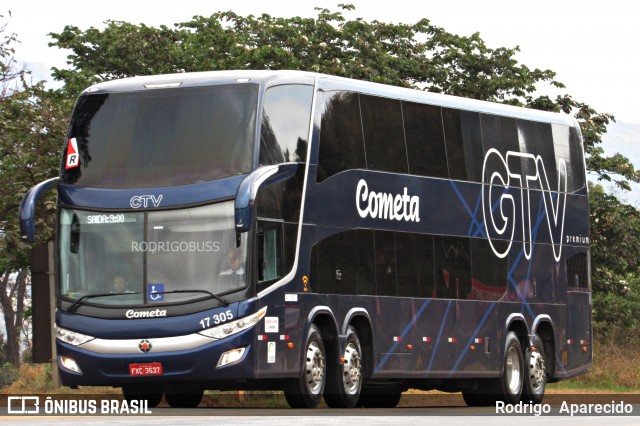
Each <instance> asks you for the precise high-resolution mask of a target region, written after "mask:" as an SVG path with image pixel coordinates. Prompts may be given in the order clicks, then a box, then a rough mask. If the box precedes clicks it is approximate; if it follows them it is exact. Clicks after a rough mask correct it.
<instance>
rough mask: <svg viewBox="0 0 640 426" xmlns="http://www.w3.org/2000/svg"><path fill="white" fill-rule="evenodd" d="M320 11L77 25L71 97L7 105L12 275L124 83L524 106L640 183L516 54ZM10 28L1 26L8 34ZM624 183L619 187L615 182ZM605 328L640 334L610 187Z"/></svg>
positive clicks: (31, 90) (7, 71)
mask: <svg viewBox="0 0 640 426" xmlns="http://www.w3.org/2000/svg"><path fill="white" fill-rule="evenodd" d="M339 7H340V10H339V11H337V12H334V11H331V10H328V9H324V8H319V9H317V10H316V12H317V16H315V17H312V18H302V17H293V18H279V17H272V16H270V15H267V14H262V15H259V16H254V15H249V16H240V15H237V14H235V13H233V12H230V11H229V12H217V13H214V14H212V15H211V16H209V17H203V16H196V17H194V18H193V19H192V20H190V21H188V22H183V23H179V24H176V25H174V26H173V27H167V26H161V27H159V28H154V27H149V26H146V25H144V24H140V25H135V24H130V23H127V22H118V21H107V22H106V23H105V24H106V25H105V28H104V29H102V30H100V29H96V28H89V29H86V30H83V29H80V28H79V27H77V26H67V27H65V28H64V29H63V31H62V32H60V33H54V34H51V36H52V37H53V39H54V42H53V43H51V46H54V47H59V48H63V49H69V51H70V52H71V53H70V55H69V56H68V65H69V68H68V69H54V76H55V78H56V79H57V80H59V81H62V82H64V87H63V89H62V90H60V91H59V92H51V91H46V90H44V88H43V87H42V86H41V85H35V86H28V85H26V84H24V83H23V84H22V86H21V87H19V90H4V91H3V92H2V93H3V94H2V96H1V97H0V150H1V151H0V154H1V155H0V233H2V234H4V235H6V238H3V240H2V241H0V272H1V271H3V270H17V269H20V268H21V267H24V266H25V265H26V253H27V252H26V251H25V248H24V247H23V246H22V244H21V243H20V241H19V238H18V231H17V220H16V213H17V205H18V203H19V201H20V199H21V197H22V196H23V195H24V193H25V192H26V190H27V189H28V188H29V187H31V186H32V185H33V184H35V183H37V182H41V181H43V180H45V179H46V178H48V177H51V176H55V175H56V174H57V173H58V167H59V152H60V148H61V143H62V142H63V140H64V128H65V125H66V121H67V118H68V116H69V114H70V111H71V106H72V103H73V100H74V99H75V97H76V96H77V95H78V94H79V93H80V92H81V91H82V90H83V89H84V88H86V87H87V86H89V85H91V84H93V83H97V82H100V81H104V80H111V79H115V78H121V77H128V76H136V75H149V74H163V73H172V72H191V71H209V70H224V69H299V70H307V71H316V72H321V73H327V74H333V75H339V76H345V77H350V78H356V79H361V80H369V81H373V82H379V83H385V84H391V85H397V86H402V87H409V88H414V89H419V90H427V91H432V92H440V93H447V94H452V95H458V96H465V97H469V98H475V99H481V100H488V101H494V102H502V103H507V104H512V105H520V106H525V107H529V108H536V109H541V110H547V111H556V112H564V113H566V114H571V115H573V116H574V117H575V118H576V120H577V121H578V122H579V124H580V127H581V130H582V135H583V139H584V142H585V152H586V154H587V168H588V169H589V171H590V172H592V173H594V174H595V175H596V176H597V177H598V179H601V180H606V181H614V182H615V183H616V184H617V185H618V186H619V187H621V188H626V189H628V188H629V181H633V182H640V172H639V171H637V170H635V168H634V167H633V165H631V164H630V162H629V161H628V159H627V158H625V157H624V156H621V155H619V154H618V155H614V156H611V157H606V156H604V151H603V149H602V148H601V146H600V145H601V142H602V135H604V134H605V133H606V126H607V125H608V124H609V123H611V122H612V121H613V120H614V117H613V116H612V115H610V114H601V113H598V112H597V111H595V110H594V109H593V108H591V107H590V106H589V105H588V104H586V103H583V102H580V101H576V100H574V99H573V98H572V97H571V96H570V95H568V94H565V95H561V96H558V97H556V98H555V99H552V98H550V97H548V96H545V95H541V96H540V95H537V94H536V93H538V90H539V89H540V88H541V87H540V86H541V85H542V86H549V85H550V86H553V87H556V88H563V87H564V86H563V84H562V83H560V82H558V81H557V80H556V79H555V77H556V75H555V73H554V72H553V71H551V70H540V69H537V68H530V67H527V66H525V65H523V64H520V63H518V61H517V60H516V59H515V55H516V54H517V53H518V52H519V48H518V47H517V46H516V47H511V48H508V47H499V48H495V49H494V48H490V47H488V46H487V45H486V44H485V42H484V41H483V40H482V39H481V37H480V35H479V34H478V33H475V34H472V35H471V36H459V35H455V34H451V33H449V32H447V31H445V30H444V29H443V28H439V27H437V26H434V25H432V24H431V22H430V21H429V20H427V19H418V20H417V21H416V22H415V23H413V24H404V23H400V24H390V23H385V22H380V21H376V20H374V21H371V22H367V21H365V20H363V19H361V18H355V19H349V18H347V17H346V16H345V15H347V14H353V13H354V12H353V10H354V7H353V6H351V5H339ZM2 32H3V28H2V27H1V26H0V33H2ZM4 40H5V41H4V42H2V43H0V62H1V63H2V68H0V71H2V74H0V78H2V77H1V76H5V77H4V78H5V79H4V80H0V81H5V82H6V81H15V80H16V78H18V76H20V75H21V74H20V72H17V71H16V70H15V69H14V67H13V66H14V65H15V63H14V62H12V57H13V56H12V55H13V43H14V42H15V36H13V35H11V36H9V37H7V38H5V39H4ZM614 176H618V177H614ZM590 198H591V199H590V206H591V224H592V230H591V242H592V247H593V253H592V265H593V287H594V309H595V310H594V314H595V315H594V321H595V324H596V329H597V331H599V332H602V334H603V335H610V334H611V333H612V332H613V331H614V330H613V328H611V329H608V326H609V325H613V326H615V327H619V328H617V329H616V330H622V331H625V330H627V331H628V330H631V329H634V327H636V325H637V324H636V322H635V320H631V319H630V318H637V317H640V316H638V315H637V314H638V313H639V311H638V309H637V308H636V306H637V304H638V303H640V302H639V301H638V292H639V291H640V289H639V286H638V282H637V278H636V277H638V276H640V273H639V272H640V271H639V270H638V263H639V262H640V260H639V259H640V215H639V213H638V211H637V210H635V209H633V208H632V207H630V206H625V205H623V204H621V203H620V202H619V201H618V200H617V199H615V197H612V196H609V195H607V194H605V193H604V191H603V190H602V188H600V187H593V188H591V197H590ZM43 208H44V209H45V212H44V213H47V214H40V215H39V216H38V217H41V218H43V219H41V222H40V228H41V229H40V230H39V235H40V236H41V237H43V238H45V239H46V238H48V237H49V236H50V235H51V233H52V231H51V229H52V228H51V227H50V225H51V220H52V218H53V214H50V213H51V212H52V208H53V203H52V200H51V199H50V200H49V201H47V202H46V203H45V205H44V207H43Z"/></svg>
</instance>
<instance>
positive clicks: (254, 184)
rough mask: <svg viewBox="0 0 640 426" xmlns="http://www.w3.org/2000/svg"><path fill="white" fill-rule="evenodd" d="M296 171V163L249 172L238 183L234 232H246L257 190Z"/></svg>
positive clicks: (250, 221) (253, 213)
mask: <svg viewBox="0 0 640 426" xmlns="http://www.w3.org/2000/svg"><path fill="white" fill-rule="evenodd" d="M297 171H298V164H297V163H285V164H279V165H277V166H262V167H259V168H257V169H256V170H254V171H253V172H251V173H250V174H249V175H248V176H247V177H245V178H244V179H243V180H242V182H241V183H240V187H239V188H238V193H237V194H236V202H235V222H236V232H237V233H242V232H248V231H249V230H250V229H251V224H252V223H253V219H254V217H255V210H254V208H255V201H256V195H257V194H258V189H259V188H260V187H261V186H263V187H264V186H269V185H273V184H274V183H277V182H281V181H283V180H286V179H289V178H290V177H292V176H294V175H295V174H296V172H297Z"/></svg>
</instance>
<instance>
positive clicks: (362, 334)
mask: <svg viewBox="0 0 640 426" xmlns="http://www.w3.org/2000/svg"><path fill="white" fill-rule="evenodd" d="M350 325H351V326H353V328H355V330H356V333H358V339H359V340H360V347H361V349H362V352H363V355H364V360H365V362H364V366H365V371H364V376H365V377H371V375H372V374H373V364H374V347H375V345H374V337H373V336H374V334H373V328H372V325H371V316H370V315H369V312H367V310H366V309H364V308H353V309H351V310H349V312H347V315H346V316H345V320H344V322H343V324H342V330H341V333H340V334H341V337H342V336H346V334H347V329H348V328H349V326H350ZM340 343H341V344H340V346H341V350H342V349H343V346H344V342H343V339H342V338H341V339H340Z"/></svg>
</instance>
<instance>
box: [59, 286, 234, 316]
mask: <svg viewBox="0 0 640 426" xmlns="http://www.w3.org/2000/svg"><path fill="white" fill-rule="evenodd" d="M175 293H204V294H206V295H207V296H210V298H212V299H216V300H217V301H218V302H220V303H222V304H223V305H224V306H229V302H228V301H227V300H226V299H223V298H222V297H220V296H218V295H217V294H215V293H211V292H210V291H207V290H171V291H158V292H154V293H153V294H175ZM123 294H142V293H141V292H139V291H134V292H127V293H95V294H87V295H86V296H82V297H81V298H80V299H78V300H76V301H75V302H73V304H72V305H71V306H70V307H69V311H68V312H74V311H75V310H76V309H77V308H78V306H80V305H84V301H85V300H86V299H91V298H94V297H108V296H122V295H123Z"/></svg>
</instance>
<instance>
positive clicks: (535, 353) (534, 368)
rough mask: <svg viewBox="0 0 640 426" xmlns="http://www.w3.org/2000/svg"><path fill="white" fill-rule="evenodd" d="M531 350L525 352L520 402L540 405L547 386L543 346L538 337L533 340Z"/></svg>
mask: <svg viewBox="0 0 640 426" xmlns="http://www.w3.org/2000/svg"><path fill="white" fill-rule="evenodd" d="M532 341H533V349H532V348H530V347H529V348H527V350H526V351H525V357H524V360H525V375H524V388H523V391H522V399H521V400H522V402H523V403H525V404H528V403H529V402H531V403H533V404H540V403H541V402H542V400H543V399H544V391H545V387H546V385H547V369H546V359H545V351H544V345H543V343H542V341H541V340H540V338H539V337H537V336H535V337H534V338H533V339H532Z"/></svg>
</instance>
